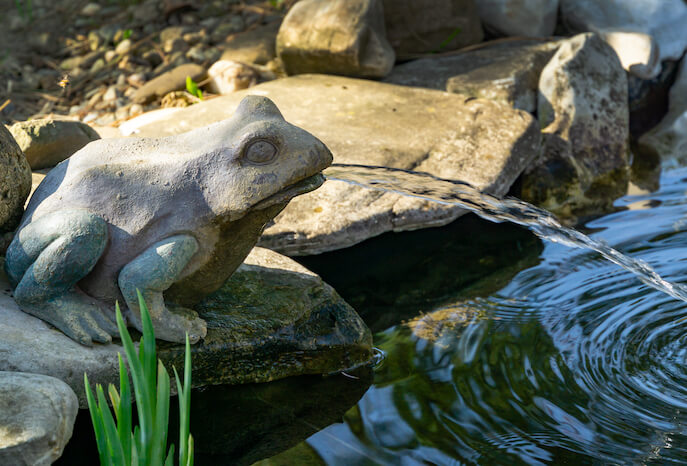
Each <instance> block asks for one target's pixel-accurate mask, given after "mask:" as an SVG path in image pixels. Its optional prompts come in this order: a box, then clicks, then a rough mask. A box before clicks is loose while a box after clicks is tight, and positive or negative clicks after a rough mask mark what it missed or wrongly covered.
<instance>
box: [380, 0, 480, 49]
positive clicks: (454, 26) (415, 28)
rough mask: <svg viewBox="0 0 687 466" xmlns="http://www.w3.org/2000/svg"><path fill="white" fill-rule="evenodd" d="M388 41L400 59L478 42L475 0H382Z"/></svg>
mask: <svg viewBox="0 0 687 466" xmlns="http://www.w3.org/2000/svg"><path fill="white" fill-rule="evenodd" d="M383 3H384V22H385V23H386V33H387V37H388V39H389V43H391V46H392V47H393V48H394V50H395V51H396V55H397V56H399V57H400V58H406V57H408V56H412V55H417V54H424V53H433V52H445V51H448V50H457V49H460V48H463V47H465V46H468V45H471V44H477V43H479V42H481V41H482V38H483V37H484V33H483V32H482V25H481V23H480V20H479V16H478V15H477V7H476V6H475V0H383Z"/></svg>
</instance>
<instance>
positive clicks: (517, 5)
mask: <svg viewBox="0 0 687 466" xmlns="http://www.w3.org/2000/svg"><path fill="white" fill-rule="evenodd" d="M477 10H478V11H479V16H480V19H481V20H482V24H483V25H484V27H485V28H486V29H489V30H491V31H493V32H495V33H497V34H499V35H503V36H525V37H546V36H550V35H552V34H553V30H554V29H555V28H556V14H557V13H558V0H479V1H477Z"/></svg>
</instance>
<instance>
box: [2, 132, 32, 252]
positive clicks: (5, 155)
mask: <svg viewBox="0 0 687 466" xmlns="http://www.w3.org/2000/svg"><path fill="white" fill-rule="evenodd" d="M30 190H31V167H30V166H29V163H28V162H27V160H26V157H25V156H24V153H23V152H22V150H21V148H20V147H19V145H18V144H17V142H16V141H15V140H14V137H12V133H10V132H9V131H8V130H7V128H5V125H3V124H0V235H3V233H7V232H12V231H13V230H14V228H15V227H16V226H17V225H18V224H19V220H20V219H21V216H22V214H23V213H24V201H26V198H27V197H28V195H29V192H30ZM10 239H11V238H10ZM5 242H6V241H4V240H3V238H2V236H0V253H3V252H4V250H5V249H6V247H7V244H5ZM8 244H9V243H8Z"/></svg>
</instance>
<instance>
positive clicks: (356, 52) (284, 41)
mask: <svg viewBox="0 0 687 466" xmlns="http://www.w3.org/2000/svg"><path fill="white" fill-rule="evenodd" d="M277 54H278V55H279V58H281V61H282V62H283V64H284V68H285V69H286V72H287V73H288V74H300V73H331V74H340V75H345V76H359V77H369V78H381V77H384V76H386V74H387V73H388V72H389V70H391V67H392V66H393V64H394V58H395V56H394V51H393V49H392V48H391V46H390V45H389V43H388V42H387V40H386V33H385V30H384V13H383V11H382V4H381V0H301V1H300V2H298V3H296V4H295V5H294V6H293V8H291V10H290V11H289V12H288V14H287V15H286V17H285V18H284V21H283V22H282V24H281V28H280V29H279V34H278V35H277Z"/></svg>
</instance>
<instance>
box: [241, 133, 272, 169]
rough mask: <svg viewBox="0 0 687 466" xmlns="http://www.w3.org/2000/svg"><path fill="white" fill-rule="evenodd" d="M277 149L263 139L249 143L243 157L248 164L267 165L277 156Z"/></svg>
mask: <svg viewBox="0 0 687 466" xmlns="http://www.w3.org/2000/svg"><path fill="white" fill-rule="evenodd" d="M277 152H278V151H277V148H276V147H275V145H274V144H272V143H271V142H269V141H265V140H264V139H260V140H258V141H254V142H251V143H250V144H249V145H248V147H246V149H245V151H244V157H246V159H247V160H248V161H249V162H252V163H255V164H258V165H262V164H265V163H269V162H271V161H272V160H274V158H275V157H276V156H277Z"/></svg>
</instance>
